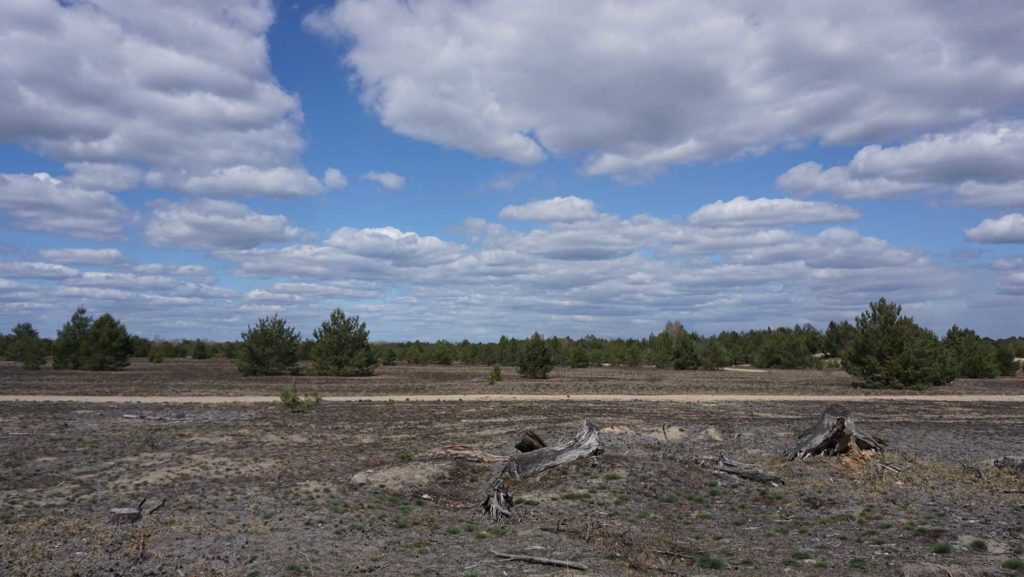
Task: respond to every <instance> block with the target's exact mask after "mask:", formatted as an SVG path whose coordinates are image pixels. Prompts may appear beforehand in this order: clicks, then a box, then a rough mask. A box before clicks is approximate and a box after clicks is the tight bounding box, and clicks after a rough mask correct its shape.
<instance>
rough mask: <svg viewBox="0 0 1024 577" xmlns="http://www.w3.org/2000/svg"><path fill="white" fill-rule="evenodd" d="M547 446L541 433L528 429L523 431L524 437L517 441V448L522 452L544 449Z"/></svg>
mask: <svg viewBox="0 0 1024 577" xmlns="http://www.w3.org/2000/svg"><path fill="white" fill-rule="evenodd" d="M546 446H547V443H545V442H544V439H541V438H540V435H538V434H537V433H534V432H533V431H526V432H525V433H523V438H522V439H519V442H518V443H516V450H517V451H519V452H520V453H529V452H530V451H536V450H537V449H543V448H544V447H546Z"/></svg>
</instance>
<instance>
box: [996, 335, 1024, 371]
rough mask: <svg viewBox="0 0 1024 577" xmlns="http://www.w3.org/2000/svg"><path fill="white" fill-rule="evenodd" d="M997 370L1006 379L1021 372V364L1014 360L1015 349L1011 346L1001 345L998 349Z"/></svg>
mask: <svg viewBox="0 0 1024 577" xmlns="http://www.w3.org/2000/svg"><path fill="white" fill-rule="evenodd" d="M996 368H998V369H999V374H1000V375H1002V376H1004V377H1012V376H1013V375H1016V374H1017V371H1019V370H1020V363H1018V362H1017V360H1016V359H1015V358H1014V352H1013V347H1011V346H1010V345H1009V344H1006V343H1004V344H1001V345H1000V346H999V347H998V348H997V349H996Z"/></svg>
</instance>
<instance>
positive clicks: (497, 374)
mask: <svg viewBox="0 0 1024 577" xmlns="http://www.w3.org/2000/svg"><path fill="white" fill-rule="evenodd" d="M504 378H505V377H503V376H502V375H501V367H499V366H498V365H494V368H493V369H491V374H490V376H488V377H487V381H488V382H489V383H490V384H492V385H493V384H494V383H497V382H499V381H501V380H502V379H504Z"/></svg>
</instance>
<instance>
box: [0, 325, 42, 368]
mask: <svg viewBox="0 0 1024 577" xmlns="http://www.w3.org/2000/svg"><path fill="white" fill-rule="evenodd" d="M44 347H45V344H44V343H43V341H42V339H40V338H39V333H38V332H37V331H36V329H34V328H33V327H32V323H19V324H18V326H16V327H14V330H12V331H11V339H10V343H9V344H8V347H7V357H8V358H10V359H11V360H12V361H21V366H22V368H24V369H26V370H30V371H38V370H39V369H40V368H41V367H42V366H43V365H44V364H46V351H45V350H44Z"/></svg>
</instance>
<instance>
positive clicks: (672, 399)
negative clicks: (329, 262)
mask: <svg viewBox="0 0 1024 577" xmlns="http://www.w3.org/2000/svg"><path fill="white" fill-rule="evenodd" d="M322 400H323V401H324V402H331V403H361V402H376V403H397V402H404V403H434V402H460V401H461V402H469V403H472V402H477V403H508V402H545V403H546V402H565V401H571V402H589V401H595V402H618V403H624V402H662V403H730V402H736V403H741V402H761V403H801V402H805V403H866V402H877V401H914V402H927V403H1024V395H927V396H923V395H871V396H867V395H860V396H854V395H713V394H701V395H612V394H577V395H573V394H565V395H501V394H491V395H472V394H470V395H403V396H388V395H359V396H344V397H339V396H327V397H322ZM279 401H280V398H279V397H268V396H243V395H232V396H216V395H201V396H189V395H181V396H169V395H166V396H101V395H0V403H4V402H9V403H10V402H18V403H25V402H28V403H33V402H35V403H45V402H56V403H101V404H110V403H147V404H181V403H188V404H197V403H198V404H204V405H223V404H227V403H276V402H279Z"/></svg>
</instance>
